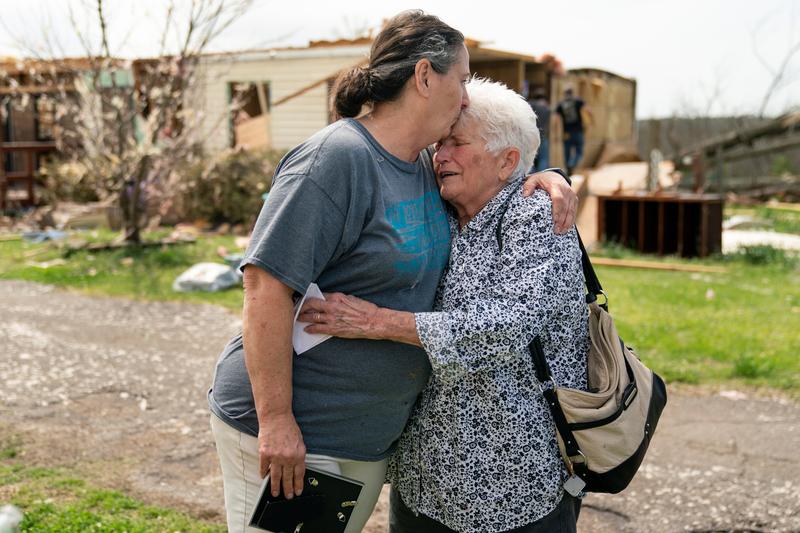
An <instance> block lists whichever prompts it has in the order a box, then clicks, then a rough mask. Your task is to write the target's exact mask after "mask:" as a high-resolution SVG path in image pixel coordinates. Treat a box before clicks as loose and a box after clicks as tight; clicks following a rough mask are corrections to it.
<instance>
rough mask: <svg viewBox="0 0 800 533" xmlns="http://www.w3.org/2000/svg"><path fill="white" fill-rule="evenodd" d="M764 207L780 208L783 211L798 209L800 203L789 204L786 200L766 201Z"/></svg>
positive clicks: (799, 208)
mask: <svg viewBox="0 0 800 533" xmlns="http://www.w3.org/2000/svg"><path fill="white" fill-rule="evenodd" d="M764 207H768V208H770V209H782V210H784V211H800V204H790V203H787V202H767V203H766V204H764Z"/></svg>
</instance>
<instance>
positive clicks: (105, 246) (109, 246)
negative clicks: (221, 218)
mask: <svg viewBox="0 0 800 533" xmlns="http://www.w3.org/2000/svg"><path fill="white" fill-rule="evenodd" d="M195 242H197V241H196V239H163V240H160V241H147V242H142V243H138V244H131V243H127V242H124V241H123V242H110V243H106V242H95V243H91V244H82V245H79V246H70V247H69V248H67V249H66V250H65V251H64V257H69V256H70V255H72V254H74V253H75V252H100V251H106V250H119V249H124V248H153V247H155V246H172V245H177V244H193V243H195Z"/></svg>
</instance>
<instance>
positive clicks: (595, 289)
mask: <svg viewBox="0 0 800 533" xmlns="http://www.w3.org/2000/svg"><path fill="white" fill-rule="evenodd" d="M428 153H429V154H430V153H431V148H430V147H428ZM431 157H433V156H432V155H431ZM548 171H550V172H555V173H556V174H559V175H560V176H561V177H563V178H564V179H565V180H566V181H567V183H570V184H571V182H570V180H569V178H568V177H567V175H566V174H565V173H564V171H563V170H561V169H560V168H548V169H546V170H543V171H542V172H548ZM511 198H513V194H512V195H509V197H508V200H506V203H505V204H503V208H502V209H501V210H500V221H499V222H498V223H497V226H496V227H495V232H494V233H495V238H496V239H497V245H498V246H499V249H500V251H501V252H502V251H503V219H504V218H505V216H506V211H508V206H509V204H510V203H511ZM575 234H576V235H577V236H578V246H580V249H581V268H582V269H583V279H584V281H585V283H586V303H587V304H589V303H592V302H596V301H597V298H598V297H599V296H600V295H601V294H602V295H603V296H604V297H605V293H604V292H603V286H602V285H600V280H599V279H598V278H597V273H596V272H595V271H594V267H593V266H592V261H591V260H590V259H589V254H588V253H587V252H586V247H584V245H583V240H581V234H580V233H579V232H578V228H575ZM600 307H602V308H603V309H605V310H606V311H608V300H607V299H606V300H605V301H604V302H603V303H602V304H600Z"/></svg>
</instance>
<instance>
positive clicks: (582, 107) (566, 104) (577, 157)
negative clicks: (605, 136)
mask: <svg viewBox="0 0 800 533" xmlns="http://www.w3.org/2000/svg"><path fill="white" fill-rule="evenodd" d="M582 111H585V112H586V114H587V115H589V118H591V116H592V112H591V110H590V109H589V107H588V106H587V105H586V102H584V101H583V100H581V99H580V98H577V97H576V96H575V95H574V93H573V90H572V88H571V87H568V88H567V89H566V90H565V91H564V99H563V100H561V102H559V103H558V106H557V107H556V113H557V114H558V116H559V117H560V118H561V124H562V126H563V128H564V162H565V163H566V166H567V172H568V173H569V174H572V171H573V170H574V169H575V167H577V166H578V163H580V161H581V158H583V141H584V139H583V131H584V125H583V116H582V114H581V112H582Z"/></svg>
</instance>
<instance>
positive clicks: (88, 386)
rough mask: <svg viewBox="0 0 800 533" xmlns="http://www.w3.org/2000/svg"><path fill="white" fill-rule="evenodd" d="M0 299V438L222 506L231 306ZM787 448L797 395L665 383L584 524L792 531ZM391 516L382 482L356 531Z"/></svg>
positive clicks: (106, 482) (29, 457)
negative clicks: (655, 417)
mask: <svg viewBox="0 0 800 533" xmlns="http://www.w3.org/2000/svg"><path fill="white" fill-rule="evenodd" d="M0 302H1V303H0V324H1V325H0V348H2V350H1V351H0V384H2V385H1V386H0V443H3V442H8V441H9V440H10V439H18V440H19V441H20V442H21V447H22V449H23V450H24V454H23V456H22V460H23V461H24V462H26V463H32V464H37V465H42V466H64V467H69V468H73V469H75V470H76V471H78V472H80V475H81V476H82V477H84V478H86V479H90V480H92V481H93V482H94V483H97V484H99V485H102V486H108V487H113V488H118V489H121V490H124V491H126V492H127V493H129V494H131V495H133V496H135V497H138V498H140V499H142V500H144V501H147V502H149V503H154V504H159V505H165V506H173V507H176V508H179V509H182V510H186V511H189V512H191V513H192V514H194V515H196V516H199V517H203V518H207V519H212V520H220V521H221V520H222V510H223V504H222V483H221V478H220V474H219V470H218V466H217V463H216V457H215V451H214V445H213V442H212V440H211V435H210V431H209V427H208V416H209V415H208V410H207V408H206V400H205V395H206V390H207V388H208V385H209V381H210V379H211V373H212V370H213V366H214V361H215V359H216V356H217V353H218V351H219V349H220V348H221V347H222V346H223V345H224V343H225V342H226V341H227V339H228V338H229V336H230V335H232V334H233V333H234V332H235V331H236V330H237V328H238V327H239V325H240V322H239V320H238V318H237V317H235V316H234V315H233V314H231V313H229V312H227V311H225V310H224V309H221V308H217V307H213V306H198V305H190V304H177V303H144V302H133V301H128V300H123V299H110V298H94V297H87V296H82V295H77V294H74V293H69V292H65V291H61V290H57V289H54V288H52V287H48V286H43V285H36V284H32V283H24V282H16V281H0ZM798 449H800V405H798V404H797V403H794V402H791V401H789V400H786V399H781V398H780V397H777V396H776V397H770V396H768V395H765V394H763V393H761V394H755V393H753V392H752V391H746V392H742V391H733V390H719V389H716V390H715V389H709V388H702V389H700V388H686V387H682V388H675V387H670V399H669V404H668V406H667V409H666V411H665V413H664V415H663V417H662V422H661V423H660V425H659V428H658V431H657V433H656V435H655V439H654V441H653V445H652V447H651V451H650V452H649V455H648V457H647V459H646V462H645V465H644V466H643V469H642V470H641V472H640V473H639V475H638V476H637V478H636V479H635V480H634V482H633V483H632V485H631V486H630V487H629V488H628V489H627V490H626V491H624V492H623V493H621V494H619V495H589V496H588V497H587V498H586V499H585V500H584V508H583V511H582V513H581V517H580V520H579V524H578V526H579V531H581V532H582V533H585V532H598V533H605V532H659V533H660V532H671V531H694V532H712V531H713V532H718V531H783V532H787V531H796V532H797V531H800V459H798V456H797V455H796V453H797V450H798ZM2 499H3V498H2V487H0V503H1V502H2ZM386 518H387V517H386V498H385V494H384V497H383V498H382V499H381V502H380V504H379V506H378V508H377V509H376V511H375V513H374V515H373V517H372V519H371V521H370V523H369V525H368V526H367V528H366V529H365V531H368V532H370V533H377V532H379V531H385V530H386Z"/></svg>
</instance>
